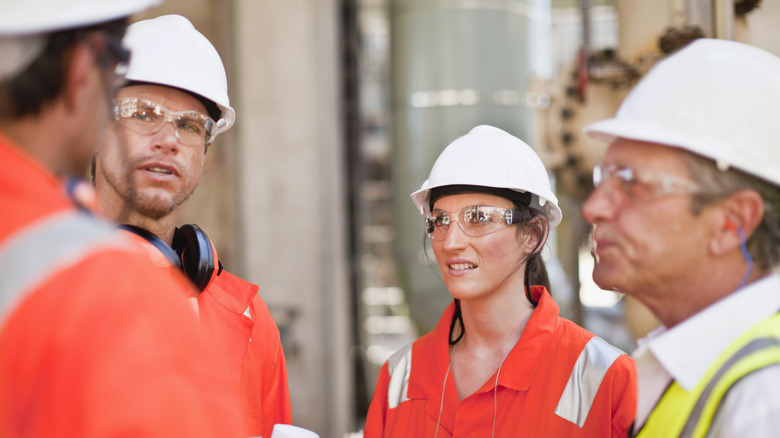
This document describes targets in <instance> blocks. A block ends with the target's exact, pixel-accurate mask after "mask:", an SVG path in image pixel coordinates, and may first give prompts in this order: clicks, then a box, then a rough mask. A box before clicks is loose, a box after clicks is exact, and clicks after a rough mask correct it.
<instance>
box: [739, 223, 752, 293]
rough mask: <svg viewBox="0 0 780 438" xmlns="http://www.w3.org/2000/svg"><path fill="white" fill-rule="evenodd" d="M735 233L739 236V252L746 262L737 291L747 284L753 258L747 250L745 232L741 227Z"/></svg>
mask: <svg viewBox="0 0 780 438" xmlns="http://www.w3.org/2000/svg"><path fill="white" fill-rule="evenodd" d="M737 233H738V234H739V250H740V251H742V256H743V257H744V258H745V262H747V268H746V269H745V275H744V276H743V277H742V280H741V281H740V282H739V286H737V290H740V289H742V286H744V285H745V283H747V281H748V278H750V274H751V273H752V272H753V257H751V256H750V253H749V252H748V250H747V237H746V236H745V232H744V231H742V228H741V227H737Z"/></svg>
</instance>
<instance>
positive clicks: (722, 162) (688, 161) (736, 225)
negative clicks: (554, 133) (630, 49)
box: [582, 39, 780, 437]
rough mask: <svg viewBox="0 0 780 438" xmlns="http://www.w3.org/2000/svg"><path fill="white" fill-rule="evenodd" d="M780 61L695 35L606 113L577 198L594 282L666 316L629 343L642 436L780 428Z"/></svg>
mask: <svg viewBox="0 0 780 438" xmlns="http://www.w3.org/2000/svg"><path fill="white" fill-rule="evenodd" d="M779 114H780V58H778V57H776V56H775V55H773V54H770V53H768V52H765V51H763V50H760V49H758V48H755V47H752V46H749V45H746V44H742V43H737V42H733V41H725V40H712V39H700V40H696V41H694V42H693V43H691V44H690V45H688V46H687V47H685V48H683V49H681V50H680V51H678V52H677V53H674V54H672V55H671V56H670V57H669V58H667V59H665V60H663V61H661V62H660V63H659V64H658V65H657V66H655V67H654V68H653V69H652V70H651V71H650V72H649V73H648V75H647V76H646V77H645V78H644V79H643V80H642V81H641V82H640V83H639V84H638V85H637V87H636V88H635V89H634V90H632V92H631V93H630V94H629V95H628V97H626V99H625V100H624V102H623V104H622V105H621V107H620V109H619V110H618V112H617V114H616V115H615V117H614V118H612V119H608V120H604V121H601V122H597V123H595V124H592V125H590V126H588V127H586V132H587V133H588V134H589V135H591V136H593V137H595V138H598V139H603V140H605V141H610V142H611V144H610V146H609V148H608V150H607V152H606V154H605V156H604V159H603V161H602V162H601V163H600V164H598V165H597V166H596V168H595V170H594V186H595V191H594V192H593V193H592V194H591V196H590V197H589V198H588V200H587V201H586V202H585V204H584V205H583V208H582V213H583V216H584V217H585V219H586V220H587V221H588V222H590V223H591V224H592V225H593V243H594V250H595V254H596V258H597V264H596V266H595V268H594V271H593V279H594V280H595V281H596V283H597V284H598V285H599V286H601V287H602V288H605V289H615V290H619V291H621V292H625V293H626V294H629V295H631V296H633V297H636V298H637V299H638V300H639V301H641V302H642V303H644V304H645V305H646V306H647V307H648V308H649V309H650V310H651V311H652V312H653V313H654V314H655V316H656V317H658V319H659V320H660V321H661V323H662V327H660V328H659V329H658V330H656V331H654V332H651V333H650V334H649V335H648V336H647V337H646V338H644V339H642V340H640V341H639V348H638V349H637V351H636V352H635V353H634V357H635V359H636V361H637V370H638V375H639V380H638V382H639V403H638V410H637V418H636V421H635V424H634V428H633V430H634V433H635V434H638V436H646V437H660V436H663V437H667V436H681V437H692V436H696V437H699V436H701V437H703V436H705V435H706V436H717V437H769V436H772V437H774V436H777V434H778V431H780V366H777V365H780V313H778V312H779V311H780V277H778V276H777V274H774V273H772V269H773V268H774V267H776V266H777V264H778V260H780V222H778V217H779V216H778V214H779V213H780V147H778V143H777V142H778V139H780V123H778V122H777V117H778V115H779Z"/></svg>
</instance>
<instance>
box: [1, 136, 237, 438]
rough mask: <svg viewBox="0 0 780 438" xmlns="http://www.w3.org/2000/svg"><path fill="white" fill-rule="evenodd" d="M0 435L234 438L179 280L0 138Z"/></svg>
mask: <svg viewBox="0 0 780 438" xmlns="http://www.w3.org/2000/svg"><path fill="white" fill-rule="evenodd" d="M0 212H1V213H0V279H1V280H0V297H1V298H0V436H2V437H5V438H17V437H47V438H49V437H81V438H92V437H108V436H144V437H172V436H187V437H204V438H205V437H215V436H220V437H223V436H227V437H234V436H242V434H241V428H240V420H239V418H238V415H237V414H236V407H235V402H234V398H233V397H232V396H233V393H232V392H231V391H230V388H229V386H228V384H227V381H226V379H224V378H223V377H222V376H223V374H224V372H223V370H222V369H221V368H220V366H221V365H220V364H219V363H218V362H217V361H216V360H214V357H213V356H214V355H213V354H212V353H210V351H209V347H208V345H207V344H206V341H205V335H204V332H203V329H202V327H201V326H200V324H199V323H198V321H197V318H196V316H195V314H194V312H193V311H192V307H191V306H190V305H189V303H188V302H187V294H188V293H189V292H188V291H189V290H190V289H189V287H188V286H187V285H186V284H185V283H184V280H183V279H177V278H175V277H172V276H171V275H170V274H167V273H164V272H162V271H161V270H159V269H157V268H155V267H154V266H153V265H152V264H151V263H150V262H149V260H148V259H146V258H144V257H142V256H140V255H138V254H137V253H135V252H134V250H129V249H128V248H127V247H126V245H125V243H123V241H122V240H120V239H118V238H117V235H116V234H115V232H114V227H113V225H111V224H108V223H105V222H103V221H101V220H97V219H95V218H94V217H92V216H90V215H88V214H86V213H83V212H80V211H79V210H77V209H76V208H75V207H74V205H73V204H72V203H71V202H70V200H69V199H68V198H67V197H66V196H65V195H64V191H63V190H62V185H61V181H60V180H59V179H57V178H56V177H54V176H53V175H52V174H51V173H50V172H49V171H48V170H47V169H45V168H44V167H43V166H41V165H40V164H38V163H36V162H35V161H34V160H33V159H31V158H30V157H29V156H27V155H26V154H25V153H24V152H22V151H21V150H20V149H18V148H17V147H15V146H13V145H12V144H11V143H10V141H8V140H7V139H5V138H4V137H3V135H2V134H1V133H0Z"/></svg>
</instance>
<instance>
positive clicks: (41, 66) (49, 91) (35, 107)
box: [0, 18, 128, 119]
mask: <svg viewBox="0 0 780 438" xmlns="http://www.w3.org/2000/svg"><path fill="white" fill-rule="evenodd" d="M127 23H128V21H127V18H122V19H119V20H113V21H109V22H104V23H100V24H95V25H92V26H88V27H80V28H76V29H67V30H62V31H59V32H54V33H51V34H49V35H48V36H47V38H48V41H47V42H46V43H45V46H44V48H43V51H42V52H41V53H40V54H39V55H38V56H37V57H36V58H35V60H34V61H33V62H32V63H31V64H30V65H29V66H27V68H26V69H24V71H22V72H21V73H20V74H18V75H16V77H14V78H13V79H11V80H9V81H7V82H4V83H1V82H0V117H2V118H9V119H16V118H21V117H24V116H28V115H36V114H39V113H40V111H41V109H42V108H43V106H44V105H45V104H46V103H48V102H50V101H53V100H54V99H55V98H56V97H57V96H59V94H60V93H61V92H62V89H63V86H64V84H65V79H66V78H65V72H66V69H65V65H66V63H67V62H68V60H69V57H70V53H71V50H70V49H71V48H72V47H73V46H74V45H75V44H76V43H77V42H79V41H81V40H82V39H83V38H84V37H86V36H87V35H88V34H89V33H90V32H105V33H107V34H110V35H112V36H114V37H117V38H118V39H121V38H122V36H123V35H124V33H125V29H126V28H127Z"/></svg>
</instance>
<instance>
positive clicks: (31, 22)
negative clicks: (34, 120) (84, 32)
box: [0, 0, 161, 81]
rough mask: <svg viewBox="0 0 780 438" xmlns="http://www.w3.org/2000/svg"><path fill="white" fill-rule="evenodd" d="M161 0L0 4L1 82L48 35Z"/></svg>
mask: <svg viewBox="0 0 780 438" xmlns="http://www.w3.org/2000/svg"><path fill="white" fill-rule="evenodd" d="M160 2H161V0H67V1H64V0H20V1H13V0H11V1H4V2H3V3H2V6H0V81H2V80H5V79H8V78H11V77H14V76H15V75H16V74H18V73H19V72H20V71H21V70H23V69H24V68H25V67H26V66H27V65H28V64H29V63H30V62H32V60H33V59H34V58H35V57H36V56H38V54H39V53H40V52H41V50H43V46H44V43H45V42H46V39H45V37H44V35H45V34H48V33H51V32H56V31H60V30H65V29H71V28H77V27H85V26H90V25H93V24H98V23H102V22H106V21H111V20H117V19H120V18H123V17H127V16H130V15H132V14H134V13H136V12H140V11H142V10H144V9H147V8H149V7H151V6H154V5H157V4H159V3H160Z"/></svg>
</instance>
